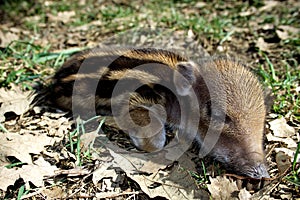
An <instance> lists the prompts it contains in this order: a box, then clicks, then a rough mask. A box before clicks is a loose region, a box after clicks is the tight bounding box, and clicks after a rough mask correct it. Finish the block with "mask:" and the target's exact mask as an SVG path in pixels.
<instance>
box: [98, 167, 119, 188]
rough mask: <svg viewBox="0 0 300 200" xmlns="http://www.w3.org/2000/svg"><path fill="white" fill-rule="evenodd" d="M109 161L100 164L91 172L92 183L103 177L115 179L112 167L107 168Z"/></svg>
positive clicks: (115, 175)
mask: <svg viewBox="0 0 300 200" xmlns="http://www.w3.org/2000/svg"><path fill="white" fill-rule="evenodd" d="M111 165H112V164H111V163H103V164H101V166H100V167H99V168H98V169H96V170H95V171H94V172H93V183H94V184H95V185H96V184H97V183H98V182H99V181H100V180H101V179H103V178H112V180H113V181H115V180H116V178H117V174H116V172H115V170H114V169H109V168H110V166H111Z"/></svg>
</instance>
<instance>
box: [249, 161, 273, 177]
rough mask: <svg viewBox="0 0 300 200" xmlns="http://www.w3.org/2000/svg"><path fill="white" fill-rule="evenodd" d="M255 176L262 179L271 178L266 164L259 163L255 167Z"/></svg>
mask: <svg viewBox="0 0 300 200" xmlns="http://www.w3.org/2000/svg"><path fill="white" fill-rule="evenodd" d="M253 178H257V179H261V178H270V175H269V173H268V170H267V167H266V165H265V164H262V163H260V164H258V165H256V167H255V168H254V173H253Z"/></svg>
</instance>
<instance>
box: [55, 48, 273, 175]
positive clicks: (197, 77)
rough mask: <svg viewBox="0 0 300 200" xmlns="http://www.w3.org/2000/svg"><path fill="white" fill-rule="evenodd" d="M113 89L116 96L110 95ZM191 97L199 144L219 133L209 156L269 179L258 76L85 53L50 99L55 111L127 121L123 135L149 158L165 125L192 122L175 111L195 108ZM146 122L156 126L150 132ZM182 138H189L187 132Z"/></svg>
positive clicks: (61, 74) (216, 66) (67, 67)
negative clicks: (209, 133) (183, 105)
mask: <svg viewBox="0 0 300 200" xmlns="http://www.w3.org/2000/svg"><path fill="white" fill-rule="evenodd" d="M139 67H142V68H139ZM178 73H179V74H180V75H179V76H178ZM182 77H183V78H182ZM120 82H121V83H122V84H119V83H120ZM118 84H119V85H118ZM116 86H117V87H119V88H121V89H119V90H117V91H114V90H115V87H116ZM136 86H139V87H137V88H136ZM192 93H195V95H196V96H194V97H193V98H196V101H197V102H198V104H192V103H191V104H190V105H188V106H187V107H189V106H190V107H189V108H188V109H190V111H191V112H192V111H193V110H199V123H198V124H197V129H198V130H197V132H198V134H197V137H196V140H197V142H198V143H199V145H201V144H202V145H204V144H203V139H204V137H205V136H206V133H207V131H208V129H209V127H210V125H211V124H213V126H212V130H215V131H216V132H217V131H220V132H221V134H220V137H219V139H218V141H217V143H216V145H215V146H214V148H213V149H212V151H211V152H210V155H212V156H214V157H215V158H216V159H217V160H218V161H220V162H222V163H224V165H225V166H227V167H228V169H231V170H233V171H234V172H236V173H238V174H242V175H247V176H250V177H253V178H262V177H268V172H267V170H266V167H265V164H264V150H263V132H264V121H265V115H266V107H265V103H264V102H265V101H264V93H263V90H262V88H261V85H260V83H259V81H258V80H257V78H256V77H255V75H253V73H252V72H250V70H249V69H248V68H246V67H245V66H244V65H243V64H241V63H240V62H238V61H235V60H233V59H230V58H226V57H215V58H207V59H202V60H200V61H198V63H197V64H195V63H194V62H191V61H189V60H188V59H187V58H185V57H183V56H181V55H179V54H177V53H174V52H171V51H167V50H162V49H150V48H147V49H121V50H120V49H119V50H107V49H101V48H95V49H90V50H86V51H83V52H81V53H79V54H76V55H75V56H73V57H72V58H71V59H69V60H68V61H67V62H66V63H65V64H64V65H63V66H62V67H61V68H60V69H59V70H58V71H57V73H56V74H55V76H54V83H53V92H52V97H53V100H54V102H55V103H56V105H58V106H59V107H60V108H62V109H65V110H72V111H73V112H74V110H76V112H77V114H80V115H88V114H89V113H91V114H95V113H93V110H95V111H96V114H100V115H107V116H109V115H110V116H111V115H114V116H119V117H120V118H124V119H127V118H128V117H130V118H131V119H132V121H133V122H134V123H133V124H130V123H129V124H130V126H128V124H127V126H126V123H128V122H124V123H125V125H124V126H126V130H124V131H125V132H127V133H128V134H129V136H130V138H131V140H132V142H133V144H134V145H135V146H136V147H137V148H139V149H142V150H145V151H148V152H152V151H158V150H160V149H162V148H163V147H164V145H165V142H166V136H165V130H164V125H165V124H167V125H170V126H172V127H174V128H177V129H181V128H182V127H183V126H187V124H188V122H189V121H192V120H193V119H192V118H191V116H192V115H190V114H188V113H187V112H186V113H182V112H181V104H180V101H182V100H187V102H192V101H194V100H195V99H194V100H193V99H189V98H191V97H192V96H193V95H192ZM126 97H129V101H126ZM195 105H196V106H197V108H196V107H194V108H193V106H195ZM112 107H114V109H112ZM222 116H224V120H223V119H222ZM182 121H186V123H182ZM150 122H151V123H153V124H154V125H155V126H147V125H148V124H149V123H150ZM182 124H184V125H182ZM141 127H143V128H141ZM153 132H154V133H156V134H154V135H151V136H148V137H147V134H148V133H153ZM185 134H186V136H187V137H188V135H189V132H188V131H187V132H186V133H185Z"/></svg>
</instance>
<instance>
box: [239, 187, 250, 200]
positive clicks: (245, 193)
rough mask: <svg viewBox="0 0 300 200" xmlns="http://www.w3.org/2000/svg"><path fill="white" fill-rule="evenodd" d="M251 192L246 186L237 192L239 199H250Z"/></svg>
mask: <svg viewBox="0 0 300 200" xmlns="http://www.w3.org/2000/svg"><path fill="white" fill-rule="evenodd" d="M251 196H252V195H251V194H250V192H249V191H247V190H246V188H243V189H241V190H240V192H239V200H248V199H251Z"/></svg>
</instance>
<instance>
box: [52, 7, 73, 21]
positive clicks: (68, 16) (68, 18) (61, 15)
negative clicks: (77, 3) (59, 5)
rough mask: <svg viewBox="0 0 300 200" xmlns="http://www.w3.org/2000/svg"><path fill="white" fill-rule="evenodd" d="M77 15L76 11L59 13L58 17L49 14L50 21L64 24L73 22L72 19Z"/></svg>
mask: <svg viewBox="0 0 300 200" xmlns="http://www.w3.org/2000/svg"><path fill="white" fill-rule="evenodd" d="M75 15H76V13H75V11H74V10H72V11H63V12H58V13H57V15H52V14H50V13H48V14H47V16H48V17H49V20H50V21H55V22H56V21H61V22H64V23H68V22H70V21H71V19H72V17H74V16H75Z"/></svg>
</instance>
